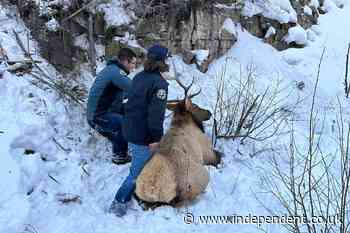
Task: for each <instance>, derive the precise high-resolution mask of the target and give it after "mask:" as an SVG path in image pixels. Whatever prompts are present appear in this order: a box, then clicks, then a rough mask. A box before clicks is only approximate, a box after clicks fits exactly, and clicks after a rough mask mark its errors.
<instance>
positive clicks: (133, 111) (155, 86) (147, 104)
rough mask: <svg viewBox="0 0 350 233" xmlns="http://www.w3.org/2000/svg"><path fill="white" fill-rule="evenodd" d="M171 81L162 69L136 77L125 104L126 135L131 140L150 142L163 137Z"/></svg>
mask: <svg viewBox="0 0 350 233" xmlns="http://www.w3.org/2000/svg"><path fill="white" fill-rule="evenodd" d="M167 96H168V82H167V81H166V80H165V79H164V78H162V76H161V74H160V73H159V72H146V71H142V72H140V73H139V74H137V75H136V76H135V78H134V79H133V81H132V87H131V89H130V92H129V95H128V102H127V104H126V106H125V117H124V124H123V134H124V137H125V139H126V140H127V141H128V142H131V143H134V144H138V145H148V144H150V143H153V142H159V141H160V139H161V137H162V136H163V122H164V115H165V109H166V102H167Z"/></svg>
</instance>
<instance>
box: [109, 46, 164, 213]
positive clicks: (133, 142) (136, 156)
mask: <svg viewBox="0 0 350 233" xmlns="http://www.w3.org/2000/svg"><path fill="white" fill-rule="evenodd" d="M168 56H169V50H168V49H167V48H165V47H162V46H160V45H154V46H152V47H151V48H150V49H149V50H148V53H147V60H146V61H145V63H144V71H142V72H140V73H139V74H137V75H136V76H135V77H134V79H133V81H132V88H131V90H130V92H129V96H128V97H129V100H128V103H127V104H126V107H125V122H124V125H123V133H124V135H125V138H126V140H127V141H128V142H129V147H130V150H131V154H132V162H131V167H130V172H129V175H128V176H127V177H126V179H125V180H124V182H123V184H122V185H121V187H120V188H119V190H118V192H117V194H116V196H115V199H114V201H113V202H112V205H111V207H110V212H112V213H114V214H115V215H116V216H118V217H121V216H124V215H125V214H126V210H127V204H128V202H129V201H130V200H131V196H132V194H133V192H134V189H135V183H136V179H137V176H138V175H139V174H140V172H141V170H142V169H143V167H144V166H145V164H146V163H147V161H148V160H149V159H150V158H151V156H152V154H153V153H154V152H155V151H156V150H157V148H158V145H159V141H160V139H161V137H162V136H163V121H164V116H165V108H166V102H167V95H168V82H167V81H166V80H165V79H164V78H163V77H162V75H161V73H162V72H167V71H168V70H169V66H168V65H167V64H166V61H165V60H166V59H167V57H168Z"/></svg>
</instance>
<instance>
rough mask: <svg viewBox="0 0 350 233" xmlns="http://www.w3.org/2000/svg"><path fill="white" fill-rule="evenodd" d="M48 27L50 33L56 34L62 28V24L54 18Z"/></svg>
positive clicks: (47, 24) (48, 23)
mask: <svg viewBox="0 0 350 233" xmlns="http://www.w3.org/2000/svg"><path fill="white" fill-rule="evenodd" d="M46 27H47V29H48V30H49V31H53V32H54V31H57V30H58V28H59V27H60V24H59V23H58V21H57V20H56V19H55V18H52V19H50V20H49V21H48V22H47V23H46Z"/></svg>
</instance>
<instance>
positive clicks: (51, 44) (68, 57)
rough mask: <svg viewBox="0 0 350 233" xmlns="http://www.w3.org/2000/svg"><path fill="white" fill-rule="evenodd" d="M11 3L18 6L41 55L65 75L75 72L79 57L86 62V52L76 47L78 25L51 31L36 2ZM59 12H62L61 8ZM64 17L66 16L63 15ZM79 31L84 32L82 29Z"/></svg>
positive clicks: (67, 25) (69, 25) (66, 25)
mask: <svg viewBox="0 0 350 233" xmlns="http://www.w3.org/2000/svg"><path fill="white" fill-rule="evenodd" d="M10 3H12V4H15V5H17V7H18V11H19V14H20V16H21V19H22V20H23V21H24V22H25V24H26V26H27V27H28V28H30V29H31V36H32V37H34V39H35V40H37V41H38V44H39V47H40V52H41V55H42V56H43V57H44V58H45V59H47V60H48V61H49V62H50V63H51V64H53V65H54V66H55V67H56V68H57V69H58V70H60V71H62V72H64V73H66V72H69V71H71V70H73V68H74V64H75V63H76V59H75V58H77V57H79V59H80V60H86V59H85V55H84V51H82V50H81V49H80V48H78V47H76V46H74V38H73V35H74V31H76V30H77V26H76V25H71V24H65V25H64V26H60V27H59V28H57V30H49V29H48V27H47V26H46V23H47V22H48V18H46V16H44V15H40V9H39V7H38V6H37V5H36V4H35V3H34V2H32V1H20V0H13V1H10ZM57 12H61V11H59V8H58V9H57ZM62 12H63V11H62ZM64 16H66V14H64V15H61V17H64ZM74 26H75V28H74ZM79 29H80V30H82V29H81V27H79Z"/></svg>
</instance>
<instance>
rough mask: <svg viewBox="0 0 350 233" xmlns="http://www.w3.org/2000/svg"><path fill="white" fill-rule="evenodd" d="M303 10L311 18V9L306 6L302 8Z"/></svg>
mask: <svg viewBox="0 0 350 233" xmlns="http://www.w3.org/2000/svg"><path fill="white" fill-rule="evenodd" d="M303 10H304V13H305V14H307V15H309V16H312V9H311V8H310V7H309V6H308V5H305V6H304V7H303Z"/></svg>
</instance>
